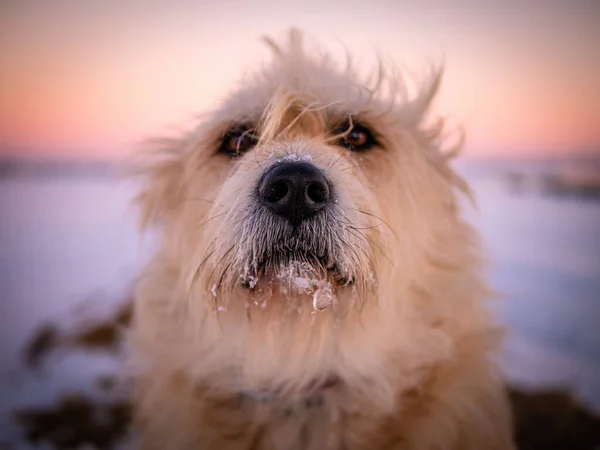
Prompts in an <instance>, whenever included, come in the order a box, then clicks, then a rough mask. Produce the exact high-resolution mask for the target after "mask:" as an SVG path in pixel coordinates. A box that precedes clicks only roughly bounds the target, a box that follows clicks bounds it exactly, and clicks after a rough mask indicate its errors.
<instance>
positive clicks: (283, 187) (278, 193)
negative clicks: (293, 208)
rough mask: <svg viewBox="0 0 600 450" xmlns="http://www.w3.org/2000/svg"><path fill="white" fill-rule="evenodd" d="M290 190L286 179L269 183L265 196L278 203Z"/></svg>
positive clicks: (268, 199)
mask: <svg viewBox="0 0 600 450" xmlns="http://www.w3.org/2000/svg"><path fill="white" fill-rule="evenodd" d="M288 192H289V189H288V185H287V183H286V182H285V181H278V182H275V183H271V184H269V185H268V187H267V188H266V189H265V190H264V193H263V198H264V199H265V200H266V201H267V202H273V203H276V202H278V201H280V200H282V199H284V198H285V196H286V195H287V194H288Z"/></svg>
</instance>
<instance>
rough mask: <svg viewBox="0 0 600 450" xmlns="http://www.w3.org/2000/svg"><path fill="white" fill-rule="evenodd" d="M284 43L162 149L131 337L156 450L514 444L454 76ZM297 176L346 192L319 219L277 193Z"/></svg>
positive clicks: (139, 398) (153, 155)
mask: <svg viewBox="0 0 600 450" xmlns="http://www.w3.org/2000/svg"><path fill="white" fill-rule="evenodd" d="M266 43H267V44H268V46H269V47H270V49H271V51H272V59H271V60H270V62H269V64H268V65H266V66H265V67H263V68H262V69H261V70H259V71H258V72H257V73H256V74H255V75H253V76H252V77H249V78H246V79H244V80H243V82H242V83H240V85H239V87H238V89H237V90H236V91H235V92H233V93H232V94H231V95H230V96H229V97H228V98H226V99H225V101H224V102H223V103H222V104H221V105H220V107H218V108H217V109H215V110H214V111H212V112H210V113H207V114H205V115H204V116H203V117H202V118H201V119H200V121H199V124H198V126H197V127H196V128H195V129H193V130H192V131H190V132H189V133H187V134H184V135H183V136H180V137H177V138H173V139H162V140H156V141H153V142H152V143H151V147H152V148H151V151H150V152H146V153H144V154H143V155H144V165H143V166H142V169H141V174H142V176H143V178H142V182H143V187H142V190H141V192H140V194H139V196H138V198H137V202H138V204H139V206H140V209H141V223H142V226H143V227H147V226H150V225H151V226H154V227H155V228H156V229H157V231H158V236H159V241H158V244H159V247H158V250H157V252H156V255H155V256H154V258H153V259H152V260H151V261H150V262H149V263H148V265H147V267H146V269H145V271H144V274H143V275H142V276H141V277H140V280H139V283H138V286H137V290H136V302H135V313H134V324H133V327H132V330H131V343H132V345H133V347H132V348H133V350H134V353H133V356H134V359H135V362H136V364H137V369H138V373H137V380H138V381H137V390H136V392H137V394H136V416H137V419H138V425H139V427H140V432H141V446H142V448H148V449H150V448H152V449H154V448H156V449H205V448H207V449H208V448H211V449H212V448H215V449H227V448H232V449H234V448H235V449H238V448H240V449H243V448H248V449H250V448H253V449H254V448H257V449H258V448H260V449H263V448H264V449H300V448H302V449H304V448H306V449H308V448H311V449H312V448H314V449H342V448H344V449H378V448H386V449H387V448H390V449H391V448H397V449H434V448H435V449H449V450H450V449H482V448H487V449H510V448H512V443H511V433H510V415H509V413H508V408H507V404H506V399H505V395H504V390H503V385H502V382H501V380H500V379H499V377H498V374H497V370H496V368H495V367H494V365H493V363H492V362H491V360H490V355H491V352H493V351H494V350H495V348H496V347H497V342H498V336H499V332H498V329H497V328H496V327H495V326H494V324H493V323H492V321H491V319H490V317H489V315H488V313H487V311H486V309H485V305H484V302H485V299H486V298H487V297H489V291H488V288H487V285H486V283H485V281H484V277H483V269H484V266H485V264H484V258H483V257H482V253H481V250H480V245H479V242H478V237H477V234H476V232H475V231H474V230H473V229H472V228H471V227H470V226H469V225H468V224H467V223H466V222H465V221H464V220H463V218H462V217H461V214H460V209H459V207H458V197H459V196H461V195H466V196H467V197H471V192H470V190H469V187H468V186H467V184H466V183H465V182H464V181H463V180H462V179H461V178H460V177H459V176H458V175H457V174H456V173H455V172H454V171H453V169H452V168H451V166H450V160H451V159H452V157H453V156H455V155H456V154H457V151H458V149H459V148H460V143H459V144H457V145H456V146H454V147H451V148H450V149H449V150H444V149H443V144H444V141H445V138H444V136H445V132H444V129H445V126H444V120H443V119H434V120H431V119H430V117H429V113H430V109H431V106H432V102H433V100H434V97H435V95H436V92H437V91H438V89H439V86H440V80H441V74H442V70H441V69H435V70H433V71H432V73H431V75H430V76H429V77H427V78H426V80H425V82H423V83H422V84H420V85H418V86H416V87H417V88H416V89H413V90H414V92H409V91H411V89H409V88H408V86H407V83H406V82H405V79H404V78H403V77H402V75H401V73H400V71H399V70H398V69H397V68H396V67H395V66H394V65H393V64H392V63H390V62H385V61H384V60H383V59H380V61H379V64H378V66H377V68H376V70H375V71H374V72H373V73H372V74H371V75H370V76H368V77H366V78H365V79H363V78H362V77H360V76H359V74H358V70H357V69H356V68H355V66H354V65H353V64H352V62H351V60H350V58H348V59H347V64H345V67H341V65H340V64H339V62H338V61H336V60H335V59H334V58H333V57H332V56H331V55H330V54H329V53H327V52H324V51H321V50H318V48H314V49H310V50H308V49H307V46H306V44H305V42H304V41H303V39H302V34H301V33H300V32H299V31H297V30H291V31H290V32H289V34H288V39H287V43H286V44H285V45H279V44H278V43H276V42H275V41H274V40H272V39H270V38H267V39H266ZM357 127H359V128H357ZM356 130H359V132H361V131H360V130H363V131H362V132H363V135H361V136H363V137H364V132H366V133H367V136H368V137H369V138H371V140H372V142H371V145H369V146H368V148H354V147H352V145H347V143H348V142H350V141H348V139H349V137H351V136H355V134H352V133H357V131H356ZM364 130H366V131H364ZM232 133H233V134H232ZM231 139H234V140H233V141H231ZM244 139H247V140H246V141H244ZM230 142H234V143H237V144H236V145H239V144H240V143H242V142H251V145H250V146H247V147H244V148H242V147H238V148H237V149H238V150H240V151H239V152H237V153H236V152H235V151H234V152H233V156H232V155H231V151H225V152H224V151H223V149H224V148H226V149H227V148H229V150H231V148H230V147H226V146H227V144H228V143H230ZM224 146H225V147H224ZM233 150H235V148H234V149H233ZM241 150H245V151H243V152H242V151H241ZM283 164H288V165H291V166H293V165H294V164H295V165H297V167H300V166H302V167H307V166H310V168H312V169H310V170H316V171H317V172H318V173H320V174H322V175H323V177H324V178H325V179H326V180H327V186H328V188H327V189H326V191H327V192H328V195H329V197H327V201H328V203H327V205H326V207H325V208H324V209H323V211H322V212H320V213H319V214H317V215H315V216H314V217H312V218H310V220H308V219H306V220H302V221H300V222H299V223H292V222H290V220H288V219H289V218H285V217H281V215H280V214H279V215H278V214H276V213H273V209H272V208H270V206H269V204H268V201H266V200H265V199H264V198H263V197H261V195H262V194H261V190H260V189H261V188H260V185H261V183H262V180H264V178H265V177H266V176H267V174H268V173H269V171H270V170H272V168H274V167H277V166H280V165H283ZM314 398H316V399H318V401H316V403H317V406H316V407H313V408H307V407H306V402H307V399H314ZM313 403H314V402H313ZM313 406H314V405H313Z"/></svg>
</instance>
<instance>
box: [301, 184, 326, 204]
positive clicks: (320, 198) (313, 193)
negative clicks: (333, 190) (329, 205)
mask: <svg viewBox="0 0 600 450" xmlns="http://www.w3.org/2000/svg"><path fill="white" fill-rule="evenodd" d="M306 195H308V198H309V199H310V200H312V201H313V202H315V203H325V202H326V201H327V199H328V198H329V187H328V186H327V183H322V182H321V183H311V184H310V185H309V186H308V189H307V190H306Z"/></svg>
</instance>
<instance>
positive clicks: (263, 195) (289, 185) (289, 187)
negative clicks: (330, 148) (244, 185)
mask: <svg viewBox="0 0 600 450" xmlns="http://www.w3.org/2000/svg"><path fill="white" fill-rule="evenodd" d="M257 194H258V198H259V199H260V201H261V203H262V204H263V205H264V206H266V207H267V208H268V209H269V210H271V212H273V213H275V214H277V215H278V216H280V217H283V218H285V219H287V220H288V221H289V222H290V223H291V224H293V225H297V224H299V223H300V222H302V221H303V220H305V219H309V218H311V217H313V216H315V215H316V214H318V213H319V212H320V211H322V210H323V209H324V208H325V207H326V206H327V204H328V203H329V201H330V197H331V192H330V187H329V182H328V181H327V178H326V177H325V174H324V173H323V172H322V171H321V170H319V169H318V168H317V167H315V166H314V165H312V164H310V163H307V162H305V161H301V162H298V161H294V162H287V161H286V162H281V163H278V164H275V165H274V166H272V167H271V168H269V169H268V170H267V171H266V172H265V173H264V174H263V176H262V177H261V179H260V182H259V183H258V191H257Z"/></svg>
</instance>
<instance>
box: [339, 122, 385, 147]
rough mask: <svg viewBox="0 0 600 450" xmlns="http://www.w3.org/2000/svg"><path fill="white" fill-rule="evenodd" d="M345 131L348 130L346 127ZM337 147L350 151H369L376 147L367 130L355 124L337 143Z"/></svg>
mask: <svg viewBox="0 0 600 450" xmlns="http://www.w3.org/2000/svg"><path fill="white" fill-rule="evenodd" d="M347 129H348V128H347V127H346V130H347ZM339 145H341V146H342V147H346V148H347V149H349V150H352V151H362V150H368V149H370V148H371V147H373V146H374V145H376V142H375V139H374V138H373V135H372V134H371V132H370V131H369V130H368V129H367V128H365V127H363V126H362V125H358V124H357V125H354V126H353V127H352V129H351V130H350V131H348V132H347V133H346V134H344V136H343V137H342V138H341V139H340V141H339Z"/></svg>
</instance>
